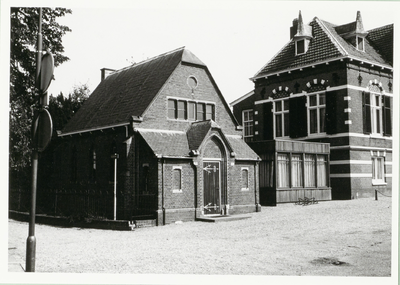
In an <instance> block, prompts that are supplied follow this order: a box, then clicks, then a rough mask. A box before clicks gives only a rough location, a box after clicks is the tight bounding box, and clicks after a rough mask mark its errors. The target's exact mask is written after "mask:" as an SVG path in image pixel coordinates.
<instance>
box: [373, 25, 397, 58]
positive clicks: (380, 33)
mask: <svg viewBox="0 0 400 285" xmlns="http://www.w3.org/2000/svg"><path fill="white" fill-rule="evenodd" d="M367 40H368V41H369V43H370V44H371V46H373V47H374V48H375V50H376V51H377V52H378V53H379V54H381V55H382V57H383V58H384V59H385V60H386V61H387V62H388V63H390V65H393V24H391V25H386V26H383V27H379V28H376V29H372V30H369V31H368V36H367Z"/></svg>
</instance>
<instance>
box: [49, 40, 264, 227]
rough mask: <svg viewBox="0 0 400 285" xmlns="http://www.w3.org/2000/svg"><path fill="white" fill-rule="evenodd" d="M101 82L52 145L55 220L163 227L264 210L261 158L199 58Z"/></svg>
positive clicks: (172, 55) (174, 56) (180, 58)
mask: <svg viewBox="0 0 400 285" xmlns="http://www.w3.org/2000/svg"><path fill="white" fill-rule="evenodd" d="M106 72H108V73H109V75H108V76H106ZM102 79H103V80H102V82H101V83H100V84H99V85H98V87H97V88H96V89H95V91H94V92H93V93H92V95H91V96H90V97H89V99H88V100H87V101H86V102H85V103H84V104H83V106H82V107H81V109H80V110H79V111H78V112H77V113H76V114H75V115H74V117H73V118H72V119H71V121H70V122H69V123H68V124H67V126H66V127H65V128H64V130H63V131H62V133H61V134H60V135H59V136H58V141H57V143H56V146H55V147H54V155H53V168H52V170H51V171H52V175H51V177H52V179H51V180H49V181H47V182H48V185H47V189H50V190H48V191H50V192H52V193H53V194H55V195H56V197H57V198H56V200H57V202H56V203H57V205H55V207H56V208H57V209H54V211H55V212H64V213H65V212H67V211H71V207H72V208H74V207H75V208H76V207H78V210H79V211H83V212H85V213H87V214H88V215H94V216H101V217H105V218H109V219H112V218H113V211H116V213H115V214H116V217H114V218H116V219H128V220H131V219H136V218H138V217H140V216H144V215H146V216H152V217H154V218H155V219H156V220H157V224H158V225H163V224H168V223H172V222H175V221H191V220H195V219H196V218H200V217H203V216H207V215H228V214H238V213H247V212H254V211H259V210H260V206H259V202H258V199H259V197H258V195H259V193H258V191H259V188H258V161H259V157H258V156H257V155H256V154H255V153H254V152H253V151H252V149H251V148H250V147H248V146H247V144H246V143H245V142H244V140H243V138H242V131H241V129H240V127H239V124H238V123H237V121H236V120H235V118H234V116H233V114H232V112H231V111H230V109H229V106H228V104H227V103H226V101H225V100H224V98H223V96H222V94H221V92H220V91H219V89H218V87H217V85H216V83H215V82H214V79H213V78H212V76H211V74H210V72H209V70H208V68H207V66H206V65H205V64H204V63H203V62H201V61H200V60H199V59H198V58H197V57H196V56H195V55H193V54H192V53H191V52H190V51H188V50H187V49H184V48H180V49H177V50H174V51H171V52H169V53H166V54H162V55H160V56H157V57H155V58H151V59H148V60H146V61H144V62H141V63H137V64H135V65H132V66H130V67H127V68H124V69H121V70H117V71H112V70H108V69H103V70H102ZM54 192H56V193H54ZM48 194H49V196H51V195H50V194H51V193H48ZM53 203H54V202H53ZM54 204H55V203H54ZM115 205H116V206H115Z"/></svg>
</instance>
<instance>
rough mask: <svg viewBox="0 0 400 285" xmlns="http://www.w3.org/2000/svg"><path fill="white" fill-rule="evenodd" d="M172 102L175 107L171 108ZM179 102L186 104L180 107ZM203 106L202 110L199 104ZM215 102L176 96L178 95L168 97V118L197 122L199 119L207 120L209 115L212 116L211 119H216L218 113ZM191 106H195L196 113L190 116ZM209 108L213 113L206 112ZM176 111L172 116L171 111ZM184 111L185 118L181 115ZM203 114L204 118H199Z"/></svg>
mask: <svg viewBox="0 0 400 285" xmlns="http://www.w3.org/2000/svg"><path fill="white" fill-rule="evenodd" d="M170 102H172V103H173V105H174V107H173V108H171V106H170ZM179 103H183V104H184V109H179V107H180V106H179ZM200 105H201V106H203V111H202V112H201V111H200V108H199V106H200ZM215 105H216V104H215V102H210V101H198V100H190V99H185V98H176V97H167V119H168V120H173V121H185V122H187V121H190V122H197V121H206V120H208V119H207V116H209V117H211V118H209V119H211V120H215V117H216V114H215V109H216V108H215ZM190 106H192V107H193V111H194V114H193V116H190V114H189V108H190ZM207 108H211V114H210V113H206V112H207ZM172 112H173V113H174V116H173V117H171V115H170V113H172ZM182 112H183V114H184V118H183V117H182V116H180V114H181V113H182ZM200 113H201V114H202V116H201V117H202V118H201V119H199V117H200V116H199V114H200Z"/></svg>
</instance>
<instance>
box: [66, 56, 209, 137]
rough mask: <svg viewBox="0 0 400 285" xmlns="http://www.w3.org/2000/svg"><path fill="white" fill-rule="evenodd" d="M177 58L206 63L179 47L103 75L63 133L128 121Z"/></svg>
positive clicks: (162, 81) (165, 77) (147, 101)
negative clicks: (105, 75) (104, 76)
mask: <svg viewBox="0 0 400 285" xmlns="http://www.w3.org/2000/svg"><path fill="white" fill-rule="evenodd" d="M180 62H186V63H190V64H194V65H201V66H205V65H204V63H203V62H202V61H200V60H199V59H198V58H197V57H196V56H195V55H193V54H192V53H191V52H190V51H188V50H186V49H184V48H179V49H177V50H174V51H171V52H168V53H165V54H162V55H159V56H157V57H154V58H151V59H148V60H145V61H143V62H140V63H137V64H134V65H132V66H129V67H126V68H123V69H120V70H117V71H115V72H113V73H111V74H110V75H109V76H108V77H106V78H105V79H104V80H103V81H102V82H101V83H100V84H99V85H98V86H97V88H96V89H95V90H94V91H93V93H92V94H91V95H90V97H89V99H88V100H87V101H86V102H85V103H84V104H83V105H82V107H81V108H80V109H79V111H78V112H77V113H76V114H75V115H74V116H73V117H72V119H71V120H70V121H69V122H68V124H67V125H66V126H65V128H64V130H63V133H70V132H76V131H80V130H88V129H94V128H100V127H105V126H112V125H118V124H121V123H128V122H129V120H130V118H131V117H132V116H141V115H142V114H143V112H144V111H145V110H146V108H147V107H148V106H149V104H150V103H151V102H152V100H153V99H154V98H155V96H156V95H157V94H158V92H159V91H160V89H161V88H162V86H163V85H164V84H165V82H166V81H167V80H168V78H169V77H170V75H171V74H172V72H173V71H174V70H175V68H176V67H177V66H178V64H179V63H180Z"/></svg>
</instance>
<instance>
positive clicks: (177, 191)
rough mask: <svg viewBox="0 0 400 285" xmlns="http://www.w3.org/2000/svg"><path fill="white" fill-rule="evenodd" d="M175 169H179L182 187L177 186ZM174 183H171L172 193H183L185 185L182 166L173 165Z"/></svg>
mask: <svg viewBox="0 0 400 285" xmlns="http://www.w3.org/2000/svg"><path fill="white" fill-rule="evenodd" d="M175 170H179V176H180V177H179V179H180V181H179V184H180V189H177V188H175ZM171 174H172V183H171V188H172V193H182V192H183V190H182V188H183V185H182V166H173V167H172V171H171Z"/></svg>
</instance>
